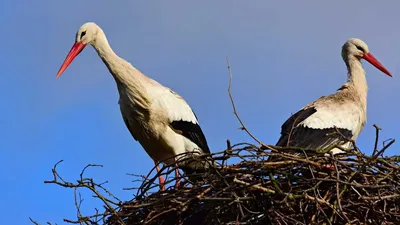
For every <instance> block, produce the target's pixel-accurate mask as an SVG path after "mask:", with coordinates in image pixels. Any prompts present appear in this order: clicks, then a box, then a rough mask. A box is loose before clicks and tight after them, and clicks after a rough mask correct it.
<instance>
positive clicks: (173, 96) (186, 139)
mask: <svg viewBox="0 0 400 225" xmlns="http://www.w3.org/2000/svg"><path fill="white" fill-rule="evenodd" d="M88 44H90V45H92V46H93V47H94V48H95V50H96V51H97V53H98V55H99V56H100V58H101V59H102V61H103V62H104V63H105V65H106V66H107V68H108V70H109V71H110V73H111V74H112V76H113V77H114V79H115V82H116V84H117V87H118V92H119V96H120V98H119V101H118V103H119V105H120V110H121V114H122V117H123V120H124V122H125V124H126V126H127V128H128V130H129V131H130V133H131V135H132V136H133V138H134V139H135V140H137V141H138V142H139V143H140V144H141V146H142V147H143V148H144V149H145V151H146V152H147V154H148V155H149V156H150V157H151V158H152V159H153V160H154V162H155V163H156V164H157V163H158V162H160V161H164V162H165V163H166V164H171V163H174V162H175V160H177V158H176V157H175V156H176V155H178V154H182V153H185V152H193V153H194V154H203V153H210V150H209V147H208V144H207V141H206V138H205V136H204V134H203V132H202V129H201V127H200V125H199V122H198V120H197V118H196V116H195V114H194V112H193V111H192V109H191V108H190V106H189V105H188V104H187V102H186V101H185V100H184V99H183V98H182V97H181V96H179V95H178V94H177V93H175V92H174V91H172V90H171V89H169V88H167V87H165V86H163V85H161V84H160V83H158V82H157V81H155V80H153V79H151V78H149V77H147V76H145V75H144V74H143V73H141V72H140V71H139V70H138V69H136V68H135V67H133V66H132V65H131V64H130V63H129V62H127V61H125V60H124V59H122V58H120V57H119V56H118V55H117V54H116V53H115V52H114V51H113V50H112V49H111V47H110V45H109V43H108V41H107V38H106V36H105V34H104V32H103V30H102V29H101V28H100V27H99V26H98V25H96V24H95V23H86V24H84V25H82V26H81V28H80V29H79V30H78V32H77V35H76V42H75V44H74V46H73V47H72V48H71V50H70V52H69V54H68V56H67V57H66V59H65V61H64V63H63V65H62V66H61V68H60V70H59V72H58V73H57V77H59V76H60V75H61V74H62V73H63V72H64V70H65V69H66V68H67V67H68V65H69V64H70V63H71V62H72V60H73V59H74V58H75V57H76V56H77V55H78V54H79V53H80V52H81V51H82V50H83V48H84V47H85V46H86V45H88ZM174 157H175V158H174ZM167 159H168V160H167ZM204 165H205V164H203V166H204ZM179 166H182V169H184V168H190V169H196V168H193V167H198V166H199V165H198V164H196V163H193V165H192V164H185V165H183V164H182V165H179ZM157 171H159V167H158V166H157ZM176 174H178V171H177V170H176ZM159 179H160V184H161V185H162V186H161V187H162V189H164V186H163V183H164V179H163V178H162V176H160V177H159Z"/></svg>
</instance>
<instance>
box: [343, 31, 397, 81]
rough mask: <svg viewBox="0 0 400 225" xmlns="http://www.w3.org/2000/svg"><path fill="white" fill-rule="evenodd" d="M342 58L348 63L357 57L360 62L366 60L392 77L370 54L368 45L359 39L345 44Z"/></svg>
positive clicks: (350, 40)
mask: <svg viewBox="0 0 400 225" xmlns="http://www.w3.org/2000/svg"><path fill="white" fill-rule="evenodd" d="M342 57H343V59H344V60H345V61H348V60H349V59H350V58H351V57H355V58H357V59H359V60H360V59H365V60H366V61H368V62H369V63H371V64H372V65H373V66H375V67H376V68H377V69H379V70H380V71H382V72H383V73H385V74H386V75H388V76H390V77H391V76H392V74H391V73H390V72H389V71H388V70H387V69H386V68H385V67H384V66H383V65H382V64H381V63H380V62H379V61H378V60H377V59H376V58H375V57H374V56H373V55H372V54H371V53H370V52H369V49H368V45H367V44H366V43H365V42H364V41H362V40H360V39H358V38H350V39H348V40H347V41H346V43H344V45H343V47H342Z"/></svg>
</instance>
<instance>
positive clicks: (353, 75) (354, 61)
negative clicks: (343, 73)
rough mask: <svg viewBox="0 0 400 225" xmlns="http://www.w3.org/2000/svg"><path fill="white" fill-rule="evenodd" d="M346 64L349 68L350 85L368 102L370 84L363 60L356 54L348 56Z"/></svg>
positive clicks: (348, 81) (361, 98)
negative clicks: (355, 55) (368, 83)
mask: <svg viewBox="0 0 400 225" xmlns="http://www.w3.org/2000/svg"><path fill="white" fill-rule="evenodd" d="M346 65H347V70H348V80H347V84H348V86H349V87H351V89H352V90H353V91H354V92H355V94H356V95H357V96H359V97H360V100H362V101H363V103H365V104H366V101H367V92H368V85H367V79H366V77H365V71H364V68H363V67H362V64H361V61H360V60H359V59H358V58H356V57H354V56H348V58H347V60H346Z"/></svg>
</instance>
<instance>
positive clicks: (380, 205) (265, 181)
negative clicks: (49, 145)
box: [32, 139, 400, 225]
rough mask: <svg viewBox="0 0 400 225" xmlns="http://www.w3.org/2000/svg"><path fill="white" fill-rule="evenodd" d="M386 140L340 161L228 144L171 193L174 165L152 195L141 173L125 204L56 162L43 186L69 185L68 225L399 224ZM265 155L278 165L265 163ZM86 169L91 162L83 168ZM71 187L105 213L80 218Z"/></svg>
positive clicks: (397, 181)
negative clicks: (73, 214)
mask: <svg viewBox="0 0 400 225" xmlns="http://www.w3.org/2000/svg"><path fill="white" fill-rule="evenodd" d="M393 142H394V140H391V141H390V142H389V143H387V144H384V147H383V148H382V149H380V150H379V149H378V148H377V146H378V139H377V140H376V143H375V149H374V151H373V154H372V155H368V156H367V155H364V154H362V153H360V152H359V151H358V150H357V148H355V149H354V150H350V151H348V153H347V154H346V155H343V156H340V157H339V156H329V157H328V156H307V155H309V154H307V152H309V150H307V149H298V148H297V149H296V148H282V147H274V146H265V145H262V146H261V147H258V146H254V145H252V144H246V143H242V144H237V145H234V146H230V145H228V148H227V150H225V151H222V152H219V153H215V154H213V155H212V156H213V158H214V159H215V160H216V161H217V162H218V163H219V164H220V166H219V167H211V168H210V169H209V170H207V171H204V172H201V173H196V174H194V175H191V180H193V178H195V179H194V180H196V183H193V182H192V183H191V182H189V181H188V180H187V179H186V177H185V175H184V174H183V175H182V177H178V179H180V180H182V183H181V187H180V188H178V189H177V188H174V185H173V184H174V183H175V179H176V178H175V176H174V168H173V167H163V168H162V169H161V171H160V172H159V174H163V175H164V176H165V177H166V180H167V183H169V184H170V186H169V187H168V188H167V189H166V190H165V191H159V189H158V180H157V177H158V175H159V174H157V175H155V176H152V177H150V178H149V176H141V178H142V179H143V182H141V185H140V187H139V188H136V189H137V190H136V191H135V192H136V194H135V198H134V199H132V200H130V201H121V200H119V199H118V198H117V197H115V196H113V195H112V194H111V193H110V192H108V191H107V190H106V189H105V187H104V184H97V183H95V182H94V180H93V179H92V178H84V173H83V172H84V171H83V172H82V173H81V175H80V179H79V180H78V182H77V183H71V182H67V181H65V180H64V179H63V178H62V177H61V176H60V175H59V174H58V173H57V170H56V166H57V165H56V166H55V167H54V168H53V175H54V179H53V180H51V181H45V182H46V183H55V184H58V185H61V186H63V187H72V188H75V205H76V207H77V209H78V219H77V220H67V219H65V221H66V222H70V223H80V224H107V225H111V224H132V225H133V224H398V223H399V221H400V163H399V162H400V157H396V156H392V157H384V156H383V153H384V152H385V150H386V149H387V148H388V147H389V146H390V145H391V144H393ZM267 149H272V150H271V151H268V150H267ZM275 150H279V151H275ZM289 152H290V153H289ZM294 152H296V153H297V154H293V153H294ZM270 155H273V156H278V157H280V158H282V161H277V162H268V161H267V160H266V159H267V158H268V156H270ZM190 160H193V159H190ZM231 162H232V163H231ZM90 166H96V165H88V166H87V167H85V169H87V168H88V167H90ZM85 169H84V170H85ZM78 188H88V189H90V190H91V191H92V192H93V193H94V195H95V197H96V198H98V199H99V200H101V202H102V204H103V205H104V207H105V211H104V212H100V211H98V210H96V211H95V213H94V215H91V216H84V215H82V214H81V211H80V204H81V202H82V200H80V195H78V194H77V191H76V190H77V189H78ZM32 221H33V220H32ZM33 222H34V223H36V222H35V221H33ZM36 224H38V223H36Z"/></svg>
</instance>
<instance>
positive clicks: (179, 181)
mask: <svg viewBox="0 0 400 225" xmlns="http://www.w3.org/2000/svg"><path fill="white" fill-rule="evenodd" d="M175 166H176V167H177V168H176V169H175V179H176V183H175V188H176V189H178V188H179V186H180V184H181V176H180V175H181V174H180V173H179V169H178V164H175Z"/></svg>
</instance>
